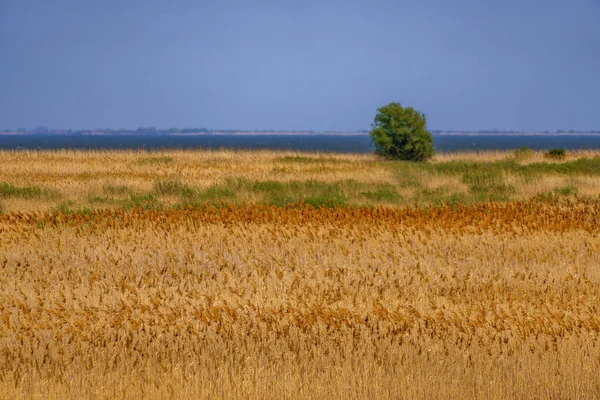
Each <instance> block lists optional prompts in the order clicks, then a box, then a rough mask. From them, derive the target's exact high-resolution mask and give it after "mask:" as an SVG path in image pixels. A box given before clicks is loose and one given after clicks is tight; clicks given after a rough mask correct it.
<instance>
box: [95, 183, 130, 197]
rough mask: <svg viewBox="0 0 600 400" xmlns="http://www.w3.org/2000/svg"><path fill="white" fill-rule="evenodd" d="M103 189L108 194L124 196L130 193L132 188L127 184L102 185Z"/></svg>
mask: <svg viewBox="0 0 600 400" xmlns="http://www.w3.org/2000/svg"><path fill="white" fill-rule="evenodd" d="M102 191H103V192H104V193H106V194H111V195H114V196H123V195H126V194H130V193H131V192H132V189H131V188H130V187H129V186H127V185H104V186H103V187H102Z"/></svg>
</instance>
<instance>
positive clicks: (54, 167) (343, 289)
mask: <svg viewBox="0 0 600 400" xmlns="http://www.w3.org/2000/svg"><path fill="white" fill-rule="evenodd" d="M150 156H151V157H154V158H155V159H152V160H150V161H148V157H150ZM150 156H149V155H148V154H147V153H135V152H107V153H102V152H95V153H83V152H67V151H62V152H46V153H34V152H31V153H8V152H4V153H1V152H0V166H1V168H0V182H2V181H3V182H7V183H8V184H10V185H12V186H6V187H5V189H4V192H5V193H10V194H11V195H10V196H8V195H7V196H6V197H4V198H2V199H0V200H1V201H2V204H3V207H4V209H5V213H4V214H0V288H1V289H0V398H7V399H18V398H39V399H69V398H73V399H79V398H90V399H113V398H123V399H134V398H148V399H163V398H178V399H186V398H189V399H192V398H193V399H197V398H206V399H212V398H273V399H280V398H332V399H334V398H335V399H337V398H356V399H359V398H361V399H362V398H407V399H408V398H431V399H452V398H455V399H456V398H462V399H465V398H485V399H506V398H515V399H522V398H548V399H554V398H578V399H587V398H590V399H593V398H600V379H599V378H598V377H599V376H600V309H599V304H600V269H598V266H599V265H600V235H599V233H600V217H599V216H600V203H599V202H598V201H597V200H596V199H593V198H591V197H590V198H588V199H586V198H583V197H582V196H580V197H578V198H576V197H574V196H572V195H561V196H555V197H552V198H549V197H547V196H545V197H538V199H537V200H531V201H508V202H497V203H490V202H485V203H474V204H468V205H460V204H458V205H447V206H429V207H427V206H425V204H426V203H427V202H429V203H433V201H432V199H434V198H435V197H434V196H438V197H439V196H441V194H440V193H437V192H435V190H436V188H440V187H442V188H447V187H453V189H452V190H453V191H455V190H460V189H461V187H462V190H465V192H466V193H467V192H468V191H470V190H472V189H473V188H476V189H477V190H480V188H479V186H481V185H483V186H485V185H488V186H490V185H491V186H492V187H494V188H495V189H498V187H503V186H502V185H512V186H514V187H517V188H518V185H517V184H519V183H524V182H525V180H524V178H522V177H521V178H518V179H519V180H517V178H516V174H514V173H513V172H511V171H507V172H503V174H505V176H503V177H502V179H501V180H499V179H500V178H497V176H496V175H493V174H491V173H489V172H486V174H487V175H482V176H476V177H475V178H474V177H473V176H471V175H467V178H468V179H467V178H464V176H462V175H460V174H456V173H447V172H445V170H444V169H445V168H448V167H452V168H455V167H454V166H453V165H454V164H448V165H445V164H444V162H450V163H452V162H462V161H460V160H446V161H440V160H438V161H436V163H434V164H432V165H430V166H428V167H422V168H421V169H415V168H414V167H413V166H411V165H408V166H406V165H404V164H393V163H392V164H391V166H390V164H389V163H381V162H379V161H378V160H376V159H374V158H371V157H369V156H329V155H306V154H304V155H296V154H292V155H290V153H271V152H269V153H266V152H265V153H250V152H248V153H235V152H207V153H202V152H169V153H158V154H151V155H150ZM297 156H299V157H300V158H298V157H297ZM288 157H294V158H293V159H290V158H288ZM469 157H470V156H469ZM486 157H487V156H486ZM508 157H510V154H505V158H508ZM587 157H588V158H589V157H591V155H587ZM156 158H158V160H157V159H156ZM306 159H309V160H306ZM314 160H316V161H314ZM502 160H503V159H499V161H501V162H502ZM476 161H477V160H476ZM496 161H498V160H496ZM477 162H479V163H481V164H482V165H483V164H484V163H485V162H488V161H482V160H479V161H477ZM494 162H495V161H494ZM567 162H568V161H567ZM315 164H316V165H315ZM518 165H521V164H518ZM44 166H46V168H44ZM355 166H356V167H355ZM4 167H6V168H4ZM317 167H323V168H325V170H326V171H330V172H331V171H336V169H337V168H340V170H339V172H338V173H339V174H340V176H342V175H343V176H351V178H350V179H354V180H356V181H357V182H361V183H362V184H364V185H367V183H368V182H369V179H372V182H374V184H375V182H376V184H378V185H380V184H382V181H383V182H385V180H384V177H386V176H387V177H388V178H389V179H390V181H389V182H391V183H390V184H393V185H397V188H398V191H400V190H407V192H406V195H407V196H408V195H409V193H410V192H409V191H408V190H409V189H410V188H411V187H413V186H414V187H418V188H420V189H419V190H421V192H420V193H421V194H420V195H421V196H425V194H423V193H424V192H423V190H428V191H429V192H430V196H431V197H430V198H429V199H425V200H426V201H424V203H423V204H422V206H421V207H407V206H404V207H348V206H343V207H334V208H318V209H315V208H312V207H310V206H308V207H306V206H303V205H289V206H286V207H273V206H268V205H259V204H241V205H220V206H217V207H215V206H211V205H201V206H197V207H189V208H188V207H182V208H179V209H177V208H169V207H147V208H146V209H140V208H134V209H131V210H125V209H123V208H122V207H121V206H120V205H119V204H116V205H111V206H106V205H103V206H102V207H91V208H90V209H85V210H82V209H77V210H76V211H73V210H70V209H68V207H66V206H64V207H62V209H60V210H57V209H52V208H54V207H56V202H63V204H65V203H64V202H65V201H69V200H70V201H74V202H75V201H78V199H79V200H80V201H81V202H82V203H81V204H88V203H86V201H88V199H89V197H88V196H87V195H81V194H80V193H82V192H83V193H85V192H86V191H92V192H93V191H94V190H97V191H98V193H99V194H101V195H102V196H111V197H113V198H126V197H127V196H131V194H132V193H135V192H136V191H139V192H140V193H143V192H142V191H147V192H148V193H150V192H151V193H154V195H156V196H157V198H158V199H159V200H160V201H161V202H165V203H166V202H168V201H169V199H170V198H173V197H177V196H176V195H174V194H173V193H180V194H181V193H184V192H185V191H186V190H187V189H186V188H185V187H184V186H179V185H189V186H190V187H191V188H192V189H193V190H197V189H196V188H197V187H198V186H201V185H203V182H204V181H203V179H206V180H207V181H208V180H210V179H213V180H212V181H210V182H217V183H219V184H222V182H223V181H222V179H226V178H227V177H229V178H240V177H241V178H244V179H246V180H248V181H256V182H263V183H262V184H263V185H266V184H264V181H267V180H269V179H270V180H274V178H268V177H269V176H271V175H270V174H271V172H269V171H272V170H273V169H274V168H291V169H292V170H294V171H295V172H294V173H293V174H292V173H290V175H289V176H288V175H285V174H287V173H288V172H285V173H284V175H282V176H280V177H279V178H280V181H281V182H285V180H286V179H288V180H290V181H291V180H297V179H304V178H307V177H309V176H310V177H312V178H313V179H316V180H317V181H318V182H321V183H323V182H325V180H326V179H328V178H327V177H328V176H329V175H328V173H325V172H323V173H322V174H321V172H319V169H318V168H317ZM513 167H514V166H513ZM344 168H345V169H346V170H344ZM398 168H404V169H403V171H404V172H405V173H404V175H402V176H399V175H398V173H397V169H398ZM419 168H420V167H419ZM436 168H439V169H436ZM461 168H462V167H461ZM494 168H496V167H494ZM348 171H351V172H352V173H353V174H354V175H352V174H350V173H349V172H348ZM210 173H212V174H213V175H214V176H212V178H211V177H210ZM467 173H469V171H467V172H464V174H467ZM156 174H159V175H160V176H161V177H169V176H171V175H177V176H180V177H181V178H180V181H178V182H179V183H177V184H174V183H172V181H163V180H160V179H158V178H157V175H156ZM161 174H162V175H161ZM311 174H314V175H311ZM461 174H463V172H461ZM540 176H541V178H539V176H538V178H539V180H537V181H536V183H535V184H537V185H547V187H552V186H553V185H555V184H556V185H567V184H568V185H572V186H575V187H578V188H580V192H579V194H580V195H581V192H582V191H583V189H581V188H586V187H587V188H588V189H586V190H589V191H590V193H591V194H592V195H595V196H596V197H597V194H598V193H597V192H595V191H594V187H593V185H594V182H596V181H595V180H596V179H597V177H596V176H595V175H594V174H593V173H591V174H590V173H580V172H577V171H576V172H575V173H574V174H563V173H543V174H541V175H540ZM83 177H85V179H83ZM429 178H432V179H431V180H430V181H426V182H424V181H423V180H426V179H429ZM386 179H387V178H386ZM536 179H537V178H536ZM553 179H555V181H552V180H553ZM157 180H158V181H159V182H162V183H158V184H157ZM567 180H568V181H567ZM336 181H337V179H332V180H331V182H336ZM168 182H171V183H168ZM161 185H162V186H161ZM210 185H211V184H209V183H206V187H210ZM270 185H272V184H270ZM354 185H357V184H356V183H354ZM411 185H413V186H411ZM416 185H418V186H416ZM461 185H462V186H461ZM477 185H479V186H477ZM37 186H39V187H40V191H39V192H38V190H37V189H32V188H34V187H37ZM267 186H268V185H267ZM316 187H317V188H319V187H320V186H318V185H317V186H316ZM486 187H487V186H486ZM544 187H546V186H544ZM27 188H29V189H27ZM275 188H280V186H277V185H275ZM344 188H345V189H346V190H349V188H351V186H345V187H344ZM423 188H424V189H423ZM315 190H316V189H315ZM319 190H320V189H319ZM361 190H367V189H361ZM444 190H446V189H444ZM516 190H517V192H518V190H520V189H516ZM533 192H534V191H532V193H533ZM160 193H162V194H160ZM431 193H433V194H431ZM518 193H521V192H518ZM251 194H252V193H251V192H248V194H246V195H248V196H250V195H251ZM259 194H260V193H259ZM538 194H539V193H538ZM38 195H39V196H38ZM252 195H254V196H258V194H257V193H254V194H252ZM32 196H33V197H34V198H31V197H32ZM36 196H37V197H36ZM55 196H60V197H59V198H58V199H57V198H56V197H55ZM78 196H80V197H78ZM140 196H141V194H140ZM181 196H183V195H182V194H181ZM511 196H515V194H514V193H511ZM371 197H372V198H373V196H371ZM523 197H527V196H523ZM171 201H172V202H175V201H178V199H172V200H171ZM48 204H50V205H52V207H48Z"/></svg>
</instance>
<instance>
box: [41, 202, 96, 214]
mask: <svg viewBox="0 0 600 400" xmlns="http://www.w3.org/2000/svg"><path fill="white" fill-rule="evenodd" d="M51 211H52V212H55V213H56V212H60V213H63V214H65V215H67V216H71V215H87V216H90V215H91V214H92V210H91V209H89V208H88V207H81V206H79V205H78V204H77V203H75V202H74V201H72V200H69V201H65V202H63V203H60V204H59V205H58V206H56V207H54V208H52V209H51Z"/></svg>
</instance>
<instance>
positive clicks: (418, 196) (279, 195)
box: [0, 150, 600, 212]
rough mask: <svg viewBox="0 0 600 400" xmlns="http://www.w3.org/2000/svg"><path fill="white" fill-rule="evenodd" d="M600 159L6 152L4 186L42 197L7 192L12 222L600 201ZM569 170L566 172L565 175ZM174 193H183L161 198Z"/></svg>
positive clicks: (0, 198)
mask: <svg viewBox="0 0 600 400" xmlns="http://www.w3.org/2000/svg"><path fill="white" fill-rule="evenodd" d="M599 156H600V153H598V152H593V151H578V152H568V153H567V156H566V158H565V159H564V160H561V161H553V160H548V159H547V158H545V157H544V155H543V154H542V153H536V152H531V153H526V154H515V152H482V153H451V154H440V155H438V156H437V157H436V160H434V161H433V162H432V163H429V164H426V165H419V164H411V163H403V162H383V161H381V160H379V159H377V158H375V157H374V156H372V155H352V154H350V155H348V154H346V155H343V154H316V153H314V154H303V153H293V152H277V151H259V152H252V151H231V150H220V151H182V150H180V151H161V152H141V151H88V152H84V151H69V150H60V151H42V152H35V151H0V185H2V184H5V185H12V186H13V187H14V188H17V189H19V190H21V189H24V188H34V189H35V188H37V189H38V190H40V191H41V192H40V193H41V194H40V195H39V196H37V197H34V196H29V197H24V196H18V195H14V194H13V195H7V194H5V195H3V194H2V190H0V202H2V209H3V210H4V211H5V212H10V211H25V210H27V211H48V210H52V209H71V210H80V209H84V208H87V209H98V208H120V207H134V206H144V205H147V204H150V205H151V206H152V207H163V206H172V205H186V204H187V205H189V204H196V205H197V204H201V203H204V202H209V203H213V204H217V203H220V202H225V203H232V202H233V203H236V204H243V203H261V202H266V203H271V204H276V205H285V204H288V203H295V202H297V201H301V200H306V199H307V198H308V199H309V200H310V198H313V200H314V201H313V203H312V204H314V205H318V204H320V202H323V201H325V200H326V198H327V197H334V198H335V199H336V201H335V204H338V205H342V204H349V205H406V204H410V205H414V204H419V205H427V204H435V203H440V202H445V203H458V202H462V203H477V202H481V201H485V200H487V199H492V200H494V201H510V200H526V199H529V198H532V197H535V196H538V195H545V196H548V195H555V196H559V197H569V196H571V197H572V196H574V195H580V196H584V197H597V196H598V195H599V194H600V190H598V188H599V187H600V162H597V161H598V157H599ZM580 162H581V163H580ZM578 163H579V164H578ZM561 165H562V166H564V167H565V168H563V169H557V167H558V166H561ZM548 166H550V167H548ZM164 183H167V184H172V185H175V186H172V187H173V188H179V189H177V190H172V191H171V192H169V191H164V190H157V187H159V188H160V185H161V184H164ZM282 185H283V186H282ZM0 189H1V187H0ZM181 189H185V190H184V191H182V190H181ZM140 199H142V200H140ZM144 199H145V200H144ZM309 203H310V201H309Z"/></svg>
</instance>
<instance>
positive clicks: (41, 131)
mask: <svg viewBox="0 0 600 400" xmlns="http://www.w3.org/2000/svg"><path fill="white" fill-rule="evenodd" d="M280 132H281V133H297V134H335V133H349V131H332V130H327V131H313V130H274V129H251V130H248V129H207V128H169V129H159V128H156V127H154V126H149V127H139V128H137V129H127V128H121V129H50V128H47V127H45V126H40V127H38V128H35V129H26V128H18V129H11V128H7V129H0V133H21V134H38V135H45V134H48V135H50V134H56V135H91V134H105V135H119V134H129V135H157V136H158V135H177V134H236V133H238V134H239V133H255V134H256V133H265V134H272V133H280ZM430 132H431V133H432V134H434V135H436V134H437V135H440V134H456V135H458V134H480V135H514V134H528V133H536V134H548V135H557V134H558V135H560V134H564V135H577V134H600V130H598V129H595V130H594V129H591V130H575V129H569V130H563V129H558V130H555V131H548V130H545V131H519V130H501V129H482V130H478V131H469V130H431V131H430ZM353 133H364V134H367V133H369V131H368V130H358V131H355V132H353Z"/></svg>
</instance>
